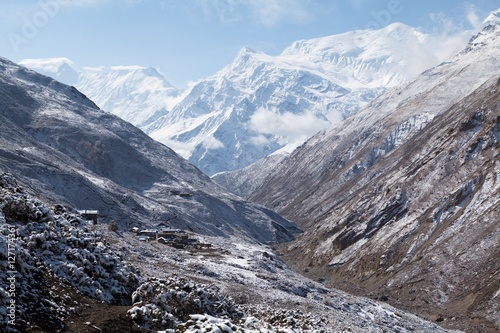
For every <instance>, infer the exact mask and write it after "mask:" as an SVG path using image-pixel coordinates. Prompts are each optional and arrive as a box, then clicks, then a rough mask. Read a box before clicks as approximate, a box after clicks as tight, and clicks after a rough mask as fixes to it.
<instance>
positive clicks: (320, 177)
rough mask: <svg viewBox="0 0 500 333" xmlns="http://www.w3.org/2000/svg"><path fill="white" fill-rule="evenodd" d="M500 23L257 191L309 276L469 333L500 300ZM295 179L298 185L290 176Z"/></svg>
mask: <svg viewBox="0 0 500 333" xmlns="http://www.w3.org/2000/svg"><path fill="white" fill-rule="evenodd" d="M499 35H500V28H499V27H498V26H489V27H487V28H486V29H485V30H484V31H483V32H482V33H480V34H479V35H477V36H475V37H474V38H473V39H472V40H471V43H470V44H469V46H468V47H467V49H465V50H464V51H463V52H462V53H460V54H459V55H458V56H457V57H455V58H454V59H452V60H451V61H449V62H447V63H443V64H441V65H440V66H438V67H436V68H434V69H432V70H429V71H426V72H424V73H423V74H422V75H421V76H420V77H419V78H417V79H416V80H415V81H414V82H412V83H411V84H409V85H408V86H406V87H404V88H400V89H396V90H392V91H390V92H389V93H387V94H384V95H383V96H382V97H381V98H379V99H377V100H375V101H374V102H373V103H371V105H370V106H369V107H368V108H366V109H364V110H362V111H361V112H360V113H358V114H356V115H354V116H352V117H351V118H349V119H347V120H346V121H344V122H342V123H341V124H339V125H338V126H335V127H333V128H332V129H331V130H329V131H328V132H323V133H320V134H318V135H316V136H315V137H313V138H312V139H311V140H309V141H308V142H307V143H306V144H304V145H303V146H302V147H300V148H299V149H297V150H296V151H295V152H294V153H292V154H291V156H290V157H288V158H287V159H286V160H285V161H284V162H282V163H281V164H280V165H279V167H278V168H277V169H276V170H275V171H274V172H273V173H271V175H270V176H269V177H268V178H267V179H266V180H265V181H264V182H263V183H264V185H263V186H262V187H261V188H260V189H258V190H257V191H256V192H254V194H253V195H252V197H251V198H252V199H253V200H256V201H258V202H261V203H265V204H266V205H268V207H272V208H274V209H276V210H277V211H278V212H279V213H281V214H283V215H284V216H285V217H287V218H289V219H291V220H293V221H296V222H298V223H299V224H300V225H301V227H302V228H304V229H305V230H306V232H305V234H304V235H303V236H301V237H300V238H299V239H298V240H297V241H296V242H293V243H291V244H289V245H288V246H287V247H286V248H285V249H284V252H285V253H286V256H287V257H288V258H289V262H290V263H292V265H295V266H296V267H297V268H299V269H302V270H303V271H305V272H308V273H307V274H309V275H311V276H313V277H315V278H318V279H325V280H327V281H330V283H331V285H334V286H337V287H338V286H342V287H343V288H345V289H348V290H351V291H358V292H361V293H365V294H370V295H373V296H377V297H378V296H383V298H384V299H386V298H387V299H388V301H389V302H391V303H392V304H395V305H397V306H400V307H403V308H407V309H410V310H412V311H414V312H416V313H418V314H421V315H423V316H426V317H427V318H431V317H432V318H433V319H439V320H445V325H448V326H449V327H459V328H462V329H466V331H468V332H469V331H475V330H476V331H481V332H483V331H488V330H489V331H495V327H496V329H498V328H499V327H500V326H499V325H500V323H498V322H496V320H497V318H498V313H499V309H500V307H499V304H500V298H499V297H500V296H499V295H500V294H499V292H498V291H499V290H500V284H499V279H498V272H499V270H500V264H499V262H498V260H496V259H495V258H498V257H499V255H500V249H499V244H500V231H499V219H498V214H497V213H496V212H497V211H498V210H499V208H500V207H499V206H500V203H499V201H500V200H499V198H500V196H499V194H500V193H499V192H500V185H499V180H500V179H499V171H500V157H499V152H500V149H499V148H500V143H499V142H500V132H499V131H500V93H499V89H500V85H499V84H500V80H499V78H500V73H499V70H498V68H499V64H500V61H499V59H500V54H499V53H498V48H497V46H498V42H499V40H500V39H499ZM291 179H293V181H290V180H291Z"/></svg>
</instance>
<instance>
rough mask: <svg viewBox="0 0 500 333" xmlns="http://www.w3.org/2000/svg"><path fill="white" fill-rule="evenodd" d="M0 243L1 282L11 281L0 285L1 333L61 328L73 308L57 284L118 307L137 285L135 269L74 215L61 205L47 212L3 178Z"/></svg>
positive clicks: (0, 179) (7, 177) (8, 178)
mask: <svg viewBox="0 0 500 333" xmlns="http://www.w3.org/2000/svg"><path fill="white" fill-rule="evenodd" d="M12 236H14V237H12ZM12 244H14V245H15V246H11V245H12ZM0 245H1V247H2V249H8V252H7V251H2V252H1V253H0V259H1V260H0V265H1V267H2V269H1V271H0V279H1V281H3V282H5V283H6V282H7V281H10V280H9V279H13V280H12V281H11V283H8V284H5V283H2V285H1V286H0V295H1V296H0V303H1V304H2V306H1V310H0V322H1V324H2V331H4V332H23V331H25V330H26V329H27V328H28V327H29V326H30V325H37V326H39V327H41V328H42V329H43V330H44V331H47V332H49V331H58V330H61V329H63V328H64V323H63V322H64V320H65V319H66V318H68V317H69V316H70V315H71V314H72V313H73V312H74V307H75V304H74V303H73V301H72V298H71V296H70V295H69V294H65V295H63V296H61V295H56V293H55V290H56V289H58V288H59V286H60V285H61V286H66V288H69V289H73V290H74V291H76V292H78V293H81V294H83V295H87V296H89V297H91V298H93V299H96V300H99V301H102V302H105V303H108V304H119V305H127V304H130V295H131V293H132V292H133V291H134V290H135V289H136V288H137V287H138V286H139V276H138V275H137V272H136V270H135V269H133V268H131V267H129V266H127V265H125V264H124V263H123V258H122V257H120V256H119V255H118V254H117V253H115V252H114V251H112V250H111V249H110V247H109V244H107V242H106V240H105V239H104V238H103V237H102V235H101V234H99V233H96V232H93V231H92V230H90V229H89V228H88V226H87V225H86V224H85V222H84V221H83V219H82V218H81V217H80V216H79V215H78V214H75V213H71V212H69V211H67V210H66V208H64V207H63V206H61V205H56V207H55V208H49V207H48V206H47V205H46V204H45V203H43V202H42V201H40V200H39V199H37V198H34V197H33V196H32V195H30V194H29V193H27V192H26V191H25V190H24V189H23V188H22V187H19V186H18V184H17V183H16V181H15V179H14V178H13V177H12V176H11V175H8V174H3V175H1V177H0ZM7 255H8V257H7ZM12 301H14V303H12ZM12 304H14V310H15V311H14V313H12V312H11V311H10V310H9V308H8V306H9V305H12ZM9 314H10V315H11V316H8V315H9ZM12 314H14V316H13V317H12ZM10 320H12V323H11V324H7V323H9V321H10ZM30 323H31V324H30ZM4 329H5V330H4Z"/></svg>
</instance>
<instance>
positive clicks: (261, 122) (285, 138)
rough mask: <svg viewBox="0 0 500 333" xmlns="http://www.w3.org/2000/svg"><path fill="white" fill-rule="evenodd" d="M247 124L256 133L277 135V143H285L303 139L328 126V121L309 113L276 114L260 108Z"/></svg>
mask: <svg viewBox="0 0 500 333" xmlns="http://www.w3.org/2000/svg"><path fill="white" fill-rule="evenodd" d="M249 126H250V129H251V130H253V131H254V132H256V133H259V134H271V135H276V136H279V137H281V140H280V142H279V143H280V144H287V143H290V142H295V141H300V140H305V139H306V138H308V137H310V136H312V135H314V134H316V133H317V132H319V131H320V130H322V129H324V128H326V127H328V126H330V123H329V122H327V121H325V120H324V119H320V118H317V117H316V116H314V115H313V114H311V113H303V114H293V113H291V112H285V113H283V114H278V113H275V112H273V111H271V110H267V109H263V108H262V109H259V110H257V111H256V112H255V113H254V114H253V115H252V116H251V118H250V122H249ZM255 139H256V140H258V139H259V136H257V137H255ZM260 139H262V137H261V138H260Z"/></svg>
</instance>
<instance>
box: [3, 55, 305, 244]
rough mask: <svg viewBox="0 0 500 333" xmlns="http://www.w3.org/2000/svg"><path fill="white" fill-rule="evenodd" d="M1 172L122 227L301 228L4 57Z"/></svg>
mask: <svg viewBox="0 0 500 333" xmlns="http://www.w3.org/2000/svg"><path fill="white" fill-rule="evenodd" d="M0 96H1V98H0V119H1V121H0V129H1V130H0V170H1V171H0V173H3V172H9V173H11V174H13V175H16V177H18V179H20V181H21V182H22V184H24V185H26V186H28V187H30V188H33V189H36V190H37V191H38V192H39V193H40V194H41V195H43V196H45V197H47V198H49V199H50V200H53V201H58V202H61V203H65V204H68V205H70V206H71V207H73V208H77V209H97V210H99V211H100V212H101V214H102V215H103V216H105V217H104V219H105V220H106V221H110V220H115V221H116V222H118V223H119V224H120V225H121V226H122V227H126V226H131V225H143V226H152V225H154V224H158V223H165V224H169V225H171V226H172V227H177V228H182V229H189V230H191V231H193V232H198V233H203V234H212V235H221V236H222V235H226V236H227V235H233V234H234V235H236V234H238V235H241V236H242V237H250V238H252V239H255V240H257V241H262V242H267V241H274V240H289V239H291V238H292V234H293V233H295V232H297V231H298V229H297V228H296V227H295V226H294V225H293V224H291V223H289V222H288V221H286V220H284V219H282V218H281V217H279V216H278V215H276V214H275V213H273V212H272V211H269V210H268V209H265V208H263V207H260V206H257V205H254V204H250V203H246V202H243V201H241V199H240V198H239V197H237V196H235V195H231V194H229V193H227V192H226V191H225V190H223V189H222V188H220V187H219V186H217V185H216V184H215V183H213V182H212V181H211V180H210V179H209V178H208V177H207V176H205V175H204V174H203V173H201V172H200V171H199V170H198V169H197V168H196V167H194V166H192V165H190V164H189V163H188V162H187V161H185V160H184V159H182V158H181V157H179V156H178V155H177V154H176V153H174V152H173V151H172V150H171V149H169V148H167V147H165V146H164V145H163V144H161V143H159V142H157V141H154V140H153V139H151V138H150V137H149V136H147V135H146V134H145V133H144V132H142V131H141V130H139V129H137V128H136V127H134V126H132V125H131V124H130V123H128V122H126V121H124V120H122V119H120V118H119V117H117V116H115V115H113V114H110V113H109V112H104V111H102V110H100V109H99V108H97V106H96V105H95V104H94V103H93V102H92V101H90V100H89V99H87V98H86V97H85V96H84V95H83V94H81V93H80V92H79V91H78V90H76V89H75V88H74V87H69V86H66V85H64V84H61V83H59V82H57V81H54V80H53V79H51V78H49V77H47V76H43V75H40V74H38V73H36V72H34V71H31V70H27V69H26V68H24V67H21V66H19V65H16V64H14V63H11V62H10V61H8V60H5V59H0Z"/></svg>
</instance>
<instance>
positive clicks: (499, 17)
mask: <svg viewBox="0 0 500 333" xmlns="http://www.w3.org/2000/svg"><path fill="white" fill-rule="evenodd" d="M496 24H500V8H499V9H497V10H495V11H493V12H491V13H490V15H488V17H487V18H486V19H485V20H484V21H483V26H488V25H496Z"/></svg>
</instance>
